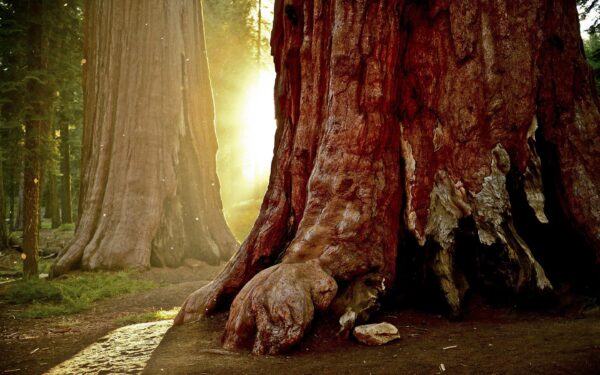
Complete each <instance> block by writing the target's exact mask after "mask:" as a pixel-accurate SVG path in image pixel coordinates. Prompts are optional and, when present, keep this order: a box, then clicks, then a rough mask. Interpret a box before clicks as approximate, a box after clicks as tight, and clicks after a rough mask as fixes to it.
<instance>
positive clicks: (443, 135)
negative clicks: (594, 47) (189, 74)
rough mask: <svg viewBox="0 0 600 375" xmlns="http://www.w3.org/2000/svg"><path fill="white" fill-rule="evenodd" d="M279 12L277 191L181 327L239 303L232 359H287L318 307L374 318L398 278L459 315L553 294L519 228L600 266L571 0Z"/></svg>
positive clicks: (592, 106) (286, 8)
mask: <svg viewBox="0 0 600 375" xmlns="http://www.w3.org/2000/svg"><path fill="white" fill-rule="evenodd" d="M275 7H276V9H275V21H274V28H273V34H272V40H271V45H272V52H273V56H274V60H275V67H276V70H277V80H276V85H275V102H276V117H277V121H278V130H277V134H276V145H275V156H274V159H273V164H272V171H271V179H270V184H269V189H268V191H267V194H266V196H265V199H264V202H263V205H262V208H261V213H260V216H259V218H258V220H257V222H256V223H255V225H254V228H253V230H252V232H251V233H250V235H249V237H248V239H247V240H246V241H245V242H244V244H243V245H242V247H241V248H240V250H239V251H238V252H237V253H236V255H235V256H234V258H232V260H231V261H230V262H229V263H228V264H227V267H226V268H225V269H224V271H223V272H222V273H221V274H220V275H219V276H218V277H217V278H216V279H215V280H214V281H212V282H211V283H210V284H208V285H206V286H205V287H203V288H201V289H199V290H198V291H196V292H194V293H193V294H192V295H190V296H189V297H188V299H187V300H186V302H185V303H184V305H183V307H182V310H181V311H180V313H179V315H178V317H177V319H176V324H181V323H182V322H185V321H188V320H192V319H196V318H197V317H198V316H199V315H204V314H208V313H210V312H212V311H213V310H214V309H215V308H216V307H217V306H218V305H219V304H223V303H227V301H231V298H234V297H235V299H234V300H233V303H232V305H231V310H230V313H229V320H228V323H227V326H226V332H225V336H224V344H225V346H226V347H228V348H233V347H239V346H242V345H246V344H250V345H253V351H254V352H255V353H277V352H280V351H282V350H285V349H287V348H289V347H290V346H291V345H293V344H294V343H296V342H298V340H300V338H301V337H302V335H303V333H304V331H305V329H306V328H307V326H308V324H309V323H310V321H311V320H312V318H313V316H314V313H315V310H320V311H322V310H325V309H329V308H334V310H335V311H337V313H338V314H340V315H341V316H342V319H341V320H340V322H341V323H343V324H344V325H351V324H352V322H353V321H354V319H355V318H357V317H358V318H361V317H363V318H364V314H363V311H362V310H361V309H362V308H361V306H371V305H372V304H371V303H367V302H368V301H365V300H364V299H362V298H364V297H366V298H367V299H372V298H373V296H376V295H378V294H380V293H381V292H382V291H383V290H384V289H385V290H388V291H389V290H390V289H391V288H392V287H393V286H394V280H395V279H397V280H398V281H401V280H404V277H403V275H402V274H401V273H400V272H398V275H397V276H398V277H396V268H397V266H398V270H403V269H406V268H411V267H413V268H415V267H417V268H418V267H422V268H426V269H428V270H430V274H431V275H432V276H433V277H435V279H436V280H437V285H438V289H439V290H440V291H441V292H442V295H443V296H444V299H445V301H446V304H447V306H448V307H449V310H450V313H453V314H457V313H458V312H459V311H460V308H461V302H462V299H463V295H464V293H465V291H466V290H467V289H468V288H469V284H470V283H478V284H479V285H482V286H483V287H484V289H485V290H487V291H488V292H492V293H496V294H523V293H527V294H528V295H535V294H545V293H548V292H549V291H551V290H552V288H553V286H552V280H550V279H549V278H548V277H547V275H546V274H545V271H544V269H543V267H542V265H541V264H540V263H538V261H537V260H536V258H535V257H534V252H532V250H531V248H530V246H529V245H528V242H527V241H525V240H524V236H523V235H524V234H527V233H524V232H525V231H523V230H522V229H521V230H519V229H518V228H523V225H517V224H516V223H517V222H518V220H517V219H521V217H520V216H521V215H522V216H524V217H525V216H527V218H529V219H535V220H538V221H539V222H541V223H546V222H548V221H552V220H554V218H555V217H556V218H557V219H556V220H563V221H561V223H562V222H566V223H569V224H570V225H571V226H572V227H573V228H574V229H576V231H573V232H572V233H578V234H580V235H581V236H583V237H584V238H585V239H586V240H587V242H586V243H587V246H589V248H591V249H595V251H596V254H600V253H599V252H598V251H599V250H600V196H599V194H598V193H599V189H600V168H598V167H597V166H598V165H599V163H600V135H599V129H598V126H599V124H600V114H599V112H598V104H599V103H598V97H597V96H596V93H595V89H594V84H593V77H592V75H591V73H590V68H589V67H588V66H587V65H586V62H585V58H584V55H583V53H582V42H581V38H580V36H579V28H578V20H577V10H576V7H575V0H536V1H527V2H523V1H522V2H516V1H483V0H482V1H478V0H469V1H465V0H460V1H459V0H450V1H447V0H446V1H443V0H438V1H435V0H432V1H405V0H388V1H368V0H358V1H345V0H335V1H318V0H315V1H299V0H297V1H294V0H286V1H283V0H281V1H277V2H276V6H275ZM542 151H543V152H542ZM540 155H541V157H540ZM509 182H510V183H509ZM545 189H546V190H545ZM550 197H551V198H552V199H550ZM546 198H548V199H546ZM545 201H546V202H545ZM550 201H551V202H550ZM513 202H521V203H523V202H525V203H524V204H525V205H527V204H528V205H527V206H524V207H522V206H521V205H519V207H518V208H519V209H517V207H516V206H515V204H514V203H513ZM545 205H546V206H553V207H558V208H559V209H558V210H552V212H555V211H556V212H559V214H557V215H555V216H551V215H547V213H546V212H545V209H544V207H545ZM548 211H550V210H548ZM517 216H519V217H517ZM513 218H514V219H513ZM531 225H532V226H533V225H534V224H533V223H532V224H531ZM527 235H529V234H527ZM469 236H470V241H466V242H465V241H462V238H463V237H469ZM574 236H575V235H574ZM411 238H414V239H415V240H416V241H413V242H415V243H417V244H419V245H420V246H421V247H419V248H418V249H417V250H418V251H421V252H426V253H428V254H429V256H416V257H412V260H411V261H412V263H411V264H410V265H408V266H407V264H405V263H404V262H405V261H406V262H408V260H407V259H408V258H410V257H405V256H398V257H397V255H403V254H404V252H405V251H407V250H406V246H407V245H406V244H407V243H410V242H411V241H410V239H411ZM573 241H575V239H573ZM530 242H535V241H530ZM464 243H466V244H467V245H465V244H464ZM474 243H476V244H477V246H475V245H474ZM401 244H402V245H401ZM461 244H462V245H461ZM417 246H418V245H417ZM465 247H468V249H467V250H469V251H466V252H462V255H461V258H467V259H466V260H465V259H463V260H462V261H460V262H459V261H458V259H457V255H458V253H461V250H463V248H465ZM543 251H544V249H541V250H540V252H541V253H543ZM561 251H562V254H561V255H560V256H561V257H562V258H563V259H569V258H570V257H571V256H574V254H575V253H576V252H577V249H569V248H563V249H561ZM397 259H398V260H399V262H398V263H397V262H396V260H397ZM419 262H421V263H422V264H419ZM465 264H473V265H474V267H472V268H473V269H475V271H476V272H475V273H468V272H466V271H465V269H463V267H462V265H465ZM465 268H468V267H465ZM364 288H367V289H368V288H371V289H373V290H372V291H371V293H364V292H361V290H363V291H364ZM361 296H362V297H361ZM334 300H335V301H336V302H334Z"/></svg>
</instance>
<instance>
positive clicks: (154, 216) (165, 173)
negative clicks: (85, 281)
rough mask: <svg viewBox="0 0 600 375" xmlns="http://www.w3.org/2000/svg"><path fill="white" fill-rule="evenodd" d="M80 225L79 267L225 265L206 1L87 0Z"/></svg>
mask: <svg viewBox="0 0 600 375" xmlns="http://www.w3.org/2000/svg"><path fill="white" fill-rule="evenodd" d="M85 17H86V22H85V25H86V26H85V33H84V34H85V43H84V61H85V64H84V90H85V112H84V116H85V119H84V135H83V155H82V166H83V170H82V177H81V178H82V179H81V193H80V205H81V215H80V217H79V220H78V225H77V230H76V233H75V237H74V239H73V241H72V242H71V243H70V244H69V245H68V246H67V248H66V249H65V250H64V251H63V252H62V253H61V254H60V255H59V257H58V259H57V260H56V262H55V263H54V265H53V268H52V273H53V275H55V276H56V275H60V274H62V273H64V272H67V271H68V270H70V269H71V268H73V267H76V266H80V267H82V268H84V269H116V268H131V267H149V266H150V265H151V264H152V265H157V266H177V265H179V264H181V262H182V261H183V259H184V258H186V257H194V258H198V259H203V260H206V261H208V262H211V263H218V262H219V261H220V260H221V259H229V257H230V256H231V254H232V253H233V252H234V251H235V249H236V248H237V242H236V241H235V239H234V237H233V235H232V234H231V232H230V231H229V229H228V227H227V224H226V222H225V219H224V217H223V213H222V207H221V200H220V196H219V180H218V177H217V174H216V165H215V157H216V152H217V142H216V135H215V129H214V126H215V125H214V111H213V100H212V92H211V87H210V79H209V74H208V64H207V57H206V47H205V42H204V31H203V27H204V24H203V18H202V8H201V3H200V1H199V0H194V1H189V0H168V1H167V0H148V1H121V0H107V1H92V0H90V1H86V3H85Z"/></svg>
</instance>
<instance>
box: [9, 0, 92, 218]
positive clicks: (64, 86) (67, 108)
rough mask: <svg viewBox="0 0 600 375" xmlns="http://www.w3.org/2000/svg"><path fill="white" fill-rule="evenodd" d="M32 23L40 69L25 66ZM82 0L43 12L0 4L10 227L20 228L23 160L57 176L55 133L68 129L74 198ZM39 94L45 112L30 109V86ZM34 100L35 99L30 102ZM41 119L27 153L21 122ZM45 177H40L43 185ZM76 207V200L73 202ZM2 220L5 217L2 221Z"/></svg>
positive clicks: (49, 4)
mask: <svg viewBox="0 0 600 375" xmlns="http://www.w3.org/2000/svg"><path fill="white" fill-rule="evenodd" d="M31 25H41V29H42V35H41V38H42V48H41V51H40V56H41V60H42V62H43V63H42V67H41V68H39V67H36V68H34V67H32V66H29V61H28V53H29V51H30V50H31V47H30V44H31V43H30V40H29V35H28V30H29V28H30V27H31ZM82 25H83V2H82V0H74V1H68V2H59V1H45V2H43V5H42V9H41V14H39V15H34V14H32V13H31V8H30V2H29V1H23V0H0V162H2V163H3V167H4V168H3V169H4V176H3V181H0V183H3V184H4V192H5V195H6V198H5V199H4V200H2V199H0V202H4V205H5V206H6V207H5V209H4V212H5V213H6V214H7V215H8V219H9V220H8V221H9V226H10V227H11V228H12V229H15V228H19V227H20V225H21V224H20V223H19V222H18V215H17V212H18V211H20V207H19V206H20V205H21V203H20V202H19V192H20V190H21V189H22V171H23V167H24V165H23V163H24V160H25V156H27V155H29V154H32V155H36V157H39V158H41V159H42V160H44V161H45V163H44V166H43V168H44V170H45V173H44V175H45V176H48V175H50V174H52V175H56V176H57V175H59V171H58V170H59V168H58V161H59V159H60V157H61V155H60V154H59V152H58V144H59V142H60V139H61V136H60V132H59V131H58V129H59V128H60V127H61V125H63V126H64V125H66V126H68V127H69V128H70V129H72V131H71V132H70V136H69V142H72V143H73V146H74V147H72V148H71V150H72V152H71V153H70V155H67V156H66V157H69V158H70V159H71V160H72V162H73V163H72V165H73V169H72V171H71V173H72V175H73V178H72V181H73V185H74V189H73V194H72V196H73V197H74V199H75V200H76V199H77V197H78V194H77V190H78V182H79V168H78V166H79V163H78V160H79V158H80V156H79V147H78V146H79V144H80V143H81V132H82V130H81V128H82V126H81V123H82V118H83V93H82V85H81V64H80V62H81V59H82V57H83V27H82ZM34 82H35V83H37V87H38V88H39V89H40V90H41V92H42V93H43V103H42V108H43V109H44V111H43V113H42V114H40V113H37V112H36V111H34V109H33V106H32V105H31V103H34V102H37V101H39V99H35V98H34V97H33V96H32V95H37V96H39V93H38V94H34V92H33V91H34V90H31V85H32V83H34ZM34 99H35V100H34ZM31 120H42V121H44V122H45V123H46V124H47V125H46V129H47V131H46V132H44V133H42V134H41V138H40V139H39V147H38V148H36V149H25V147H24V142H23V139H24V135H25V132H24V124H25V123H26V122H27V121H31ZM47 180H48V179H47V178H44V179H43V181H42V183H44V184H45V183H46V181H47ZM73 206H75V207H76V206H77V202H76V201H75V202H73ZM1 219H5V218H1Z"/></svg>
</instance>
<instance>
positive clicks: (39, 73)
mask: <svg viewBox="0 0 600 375" xmlns="http://www.w3.org/2000/svg"><path fill="white" fill-rule="evenodd" d="M25 4H26V5H25V7H27V16H28V17H29V22H28V26H27V42H28V45H29V48H28V53H27V68H28V70H29V71H30V72H32V73H33V75H32V76H31V77H29V78H27V93H28V95H27V101H28V103H27V104H28V105H29V107H30V110H29V111H28V112H27V114H26V116H25V156H24V165H23V168H24V169H23V194H24V200H23V254H24V256H25V258H24V262H23V272H24V274H25V275H26V276H37V273H38V265H37V261H38V249H39V243H38V241H39V223H40V190H41V184H42V171H43V160H44V148H45V147H46V146H47V145H46V144H45V141H47V137H48V134H49V133H48V128H49V115H50V113H49V110H50V108H51V106H50V104H51V101H50V97H51V92H50V90H49V85H48V84H47V81H46V80H44V78H46V79H47V77H44V72H45V70H46V68H47V56H46V55H45V54H44V52H45V51H46V52H47V49H46V48H45V46H44V44H45V42H46V41H47V39H46V38H45V35H44V32H43V27H42V24H43V14H44V12H43V10H44V3H43V1H42V0H29V1H27V2H25Z"/></svg>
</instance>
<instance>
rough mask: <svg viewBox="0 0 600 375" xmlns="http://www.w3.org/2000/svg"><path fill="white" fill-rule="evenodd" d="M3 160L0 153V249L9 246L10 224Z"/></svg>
mask: <svg viewBox="0 0 600 375" xmlns="http://www.w3.org/2000/svg"><path fill="white" fill-rule="evenodd" d="M2 164H3V162H2V160H1V155H0V249H6V248H8V247H9V243H8V239H9V232H8V225H6V219H7V217H6V196H5V194H4V174H3V169H2Z"/></svg>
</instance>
